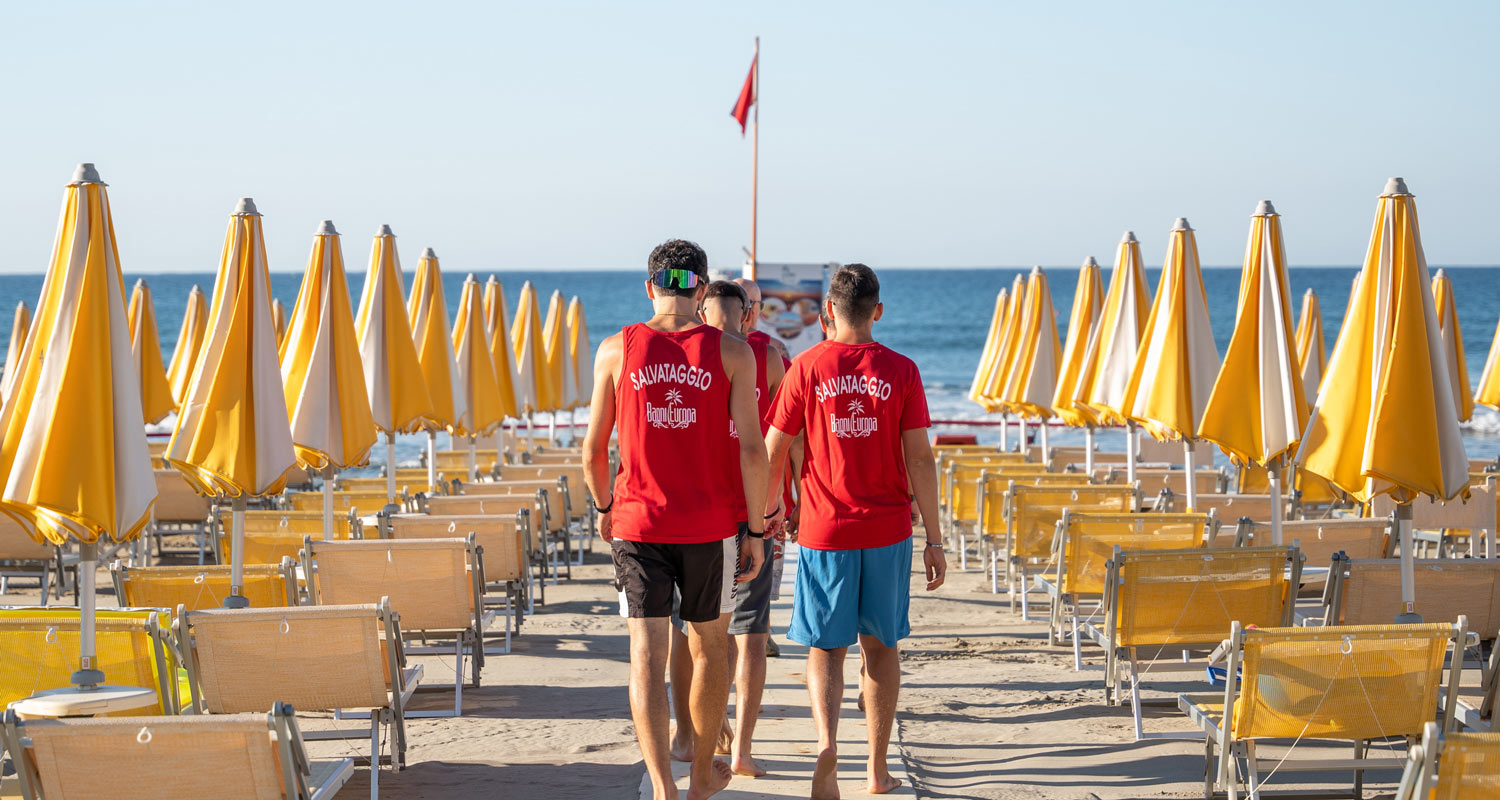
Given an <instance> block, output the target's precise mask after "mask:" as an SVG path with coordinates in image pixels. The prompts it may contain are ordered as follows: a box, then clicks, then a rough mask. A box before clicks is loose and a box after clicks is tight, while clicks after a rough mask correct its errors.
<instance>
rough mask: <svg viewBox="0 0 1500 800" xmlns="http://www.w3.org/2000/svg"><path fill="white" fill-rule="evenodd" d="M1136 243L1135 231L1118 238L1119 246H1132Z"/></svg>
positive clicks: (1126, 232)
mask: <svg viewBox="0 0 1500 800" xmlns="http://www.w3.org/2000/svg"><path fill="white" fill-rule="evenodd" d="M1136 241H1137V239H1136V238H1135V231H1125V235H1124V236H1121V237H1120V244H1133V243H1135V242H1136Z"/></svg>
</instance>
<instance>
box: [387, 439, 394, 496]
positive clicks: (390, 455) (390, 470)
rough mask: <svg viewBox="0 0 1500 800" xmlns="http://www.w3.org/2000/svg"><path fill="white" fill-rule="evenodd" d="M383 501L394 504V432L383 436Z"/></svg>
mask: <svg viewBox="0 0 1500 800" xmlns="http://www.w3.org/2000/svg"><path fill="white" fill-rule="evenodd" d="M385 501H386V502H387V503H394V502H396V432H395V431H391V432H390V433H387V434H386V435H385Z"/></svg>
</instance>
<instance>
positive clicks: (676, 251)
mask: <svg viewBox="0 0 1500 800" xmlns="http://www.w3.org/2000/svg"><path fill="white" fill-rule="evenodd" d="M664 269H685V270H687V271H689V272H696V273H697V274H698V282H699V283H700V284H702V283H707V282H708V254H707V253H705V252H703V248H701V247H699V246H698V245H697V244H696V243H694V242H690V241H688V240H686V239H668V240H667V241H665V242H662V243H661V244H659V245H657V246H656V249H655V250H652V251H651V256H650V257H649V258H647V259H646V270H647V274H648V277H649V278H651V279H653V280H654V279H655V278H656V275H657V273H659V272H661V271H662V270H664ZM656 291H657V293H658V294H663V295H667V296H668V297H691V296H693V293H694V292H696V291H698V290H697V289H679V288H677V287H675V286H674V287H672V288H670V289H668V288H663V287H661V286H657V287H656Z"/></svg>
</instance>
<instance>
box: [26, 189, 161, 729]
mask: <svg viewBox="0 0 1500 800" xmlns="http://www.w3.org/2000/svg"><path fill="white" fill-rule="evenodd" d="M132 361H133V357H132V355H131V350H130V330H129V328H128V326H127V325H126V322H125V284H124V281H123V279H122V278H121V275H120V262H119V253H118V251H117V249H116V247H115V232H114V221H113V220H112V219H111V216H110V210H109V195H108V193H107V192H106V191H105V185H104V183H103V182H102V181H101V180H100V179H99V173H98V172H97V171H96V170H95V169H94V165H93V164H80V165H79V167H78V169H77V171H76V172H75V173H74V175H73V180H72V181H71V182H70V183H69V184H68V188H67V192H66V194H65V195H64V197H63V207H62V218H61V220H60V222H59V225H58V232H57V239H56V240H55V244H54V245H53V248H52V261H51V263H50V265H49V266H48V269H47V275H46V277H45V278H44V279H43V282H42V292H41V298H40V299H39V300H38V302H37V309H36V317H35V319H34V320H33V321H32V324H31V325H30V326H29V328H28V331H27V334H26V340H25V343H24V345H23V346H22V348H21V350H20V353H19V355H18V357H17V359H16V360H15V361H12V362H9V363H8V364H7V367H8V368H9V369H12V370H14V372H15V375H14V378H13V384H12V392H11V397H10V400H9V401H7V402H6V403H5V407H4V410H3V411H0V487H3V488H0V511H3V512H4V513H5V514H7V515H9V516H11V517H13V518H15V519H16V521H17V522H19V523H20V525H21V526H22V527H23V528H24V529H25V530H26V532H27V533H28V534H30V535H31V536H32V537H33V538H35V539H36V540H37V541H39V542H52V543H55V544H64V543H66V542H67V541H68V539H70V538H72V539H76V540H78V542H80V547H79V552H78V555H79V564H78V571H77V575H78V582H79V598H80V618H81V625H80V658H79V669H78V671H77V672H75V673H73V676H72V680H71V682H72V684H73V685H74V686H75V687H76V688H75V689H64V690H54V691H49V692H43V693H41V694H40V695H38V696H36V697H34V698H31V699H28V700H24V701H21V702H20V704H18V710H19V711H20V712H21V713H37V714H47V715H49V716H67V715H72V714H80V713H82V714H94V713H103V712H107V711H113V710H121V709H126V708H139V707H141V706H144V705H147V704H149V703H151V702H154V698H155V694H154V692H153V691H152V690H150V689H142V688H135V687H113V686H106V685H104V678H105V676H104V674H103V673H102V672H100V671H99V670H98V669H97V668H96V666H97V665H96V663H95V658H94V657H95V647H94V620H95V617H96V613H95V600H96V598H95V592H94V575H95V572H96V565H97V562H98V553H99V541H100V540H101V539H104V540H114V541H117V542H123V541H128V540H130V539H132V538H135V537H136V536H138V535H140V533H141V531H142V530H143V529H144V528H145V527H146V524H147V523H148V522H149V521H150V520H151V504H152V503H153V502H155V500H156V481H155V479H154V478H153V477H152V474H151V457H150V454H149V453H148V451H147V449H146V430H145V427H144V426H143V425H142V424H141V419H142V418H143V416H142V412H141V390H140V384H139V381H138V380H137V378H136V370H135V366H134V365H133V363H132Z"/></svg>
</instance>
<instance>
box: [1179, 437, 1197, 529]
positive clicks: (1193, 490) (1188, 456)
mask: <svg viewBox="0 0 1500 800" xmlns="http://www.w3.org/2000/svg"><path fill="white" fill-rule="evenodd" d="M1182 458H1183V460H1184V461H1186V462H1187V463H1186V464H1185V465H1184V466H1186V467H1187V510H1188V511H1192V510H1194V509H1196V508H1197V507H1198V465H1197V463H1195V462H1196V461H1197V458H1196V457H1195V454H1194V453H1193V440H1192V439H1190V438H1185V439H1183V440H1182Z"/></svg>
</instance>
